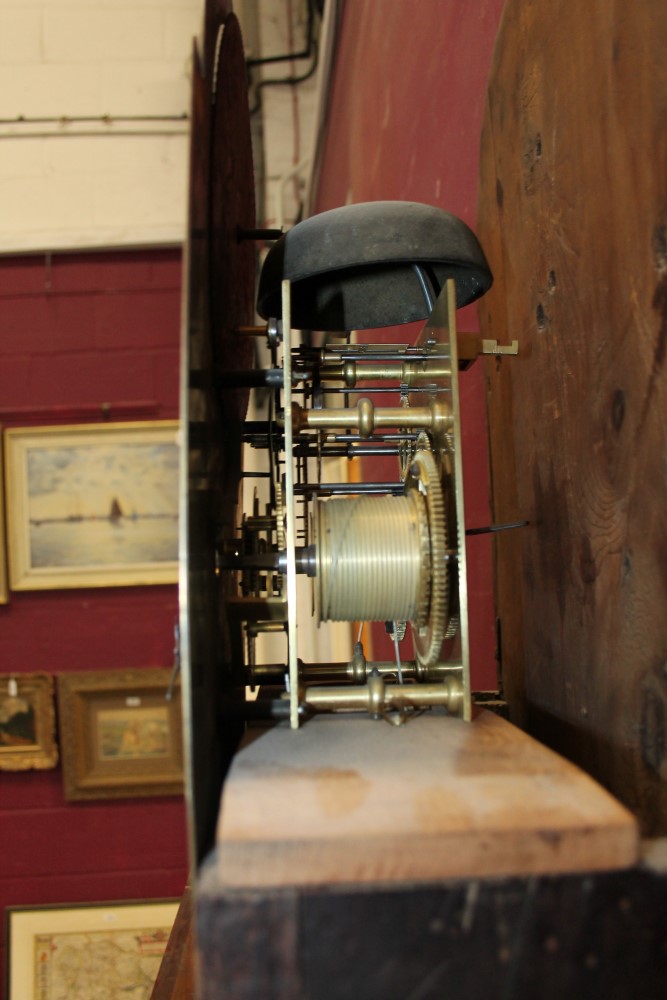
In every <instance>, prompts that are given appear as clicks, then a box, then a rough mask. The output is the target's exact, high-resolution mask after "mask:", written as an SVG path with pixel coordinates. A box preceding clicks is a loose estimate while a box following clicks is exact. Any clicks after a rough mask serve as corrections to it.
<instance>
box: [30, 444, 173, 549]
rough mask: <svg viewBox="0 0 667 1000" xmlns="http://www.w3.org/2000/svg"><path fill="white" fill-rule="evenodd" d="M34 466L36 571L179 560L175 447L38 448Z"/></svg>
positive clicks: (32, 512) (32, 510) (32, 545)
mask: <svg viewBox="0 0 667 1000" xmlns="http://www.w3.org/2000/svg"><path fill="white" fill-rule="evenodd" d="M27 465H28V468H27V473H28V504H29V507H28V517H29V522H30V563H31V565H32V566H33V567H35V568H39V567H42V566H105V565H117V564H118V563H137V562H171V561H173V560H175V559H177V558H178V448H177V447H176V445H175V444H125V445H115V446H102V445H82V446H79V447H74V448H53V449H51V448H48V449H47V448H31V449H30V450H29V451H28V453H27Z"/></svg>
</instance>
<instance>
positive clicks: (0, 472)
mask: <svg viewBox="0 0 667 1000" xmlns="http://www.w3.org/2000/svg"><path fill="white" fill-rule="evenodd" d="M4 479H5V477H4V462H3V448H2V428H1V427H0V604H8V603H9V576H8V573H7V535H6V531H5V482H4Z"/></svg>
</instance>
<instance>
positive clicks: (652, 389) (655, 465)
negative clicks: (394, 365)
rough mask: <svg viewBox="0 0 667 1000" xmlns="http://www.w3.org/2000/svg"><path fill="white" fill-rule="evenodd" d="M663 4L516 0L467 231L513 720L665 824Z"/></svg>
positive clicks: (653, 821)
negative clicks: (482, 257) (503, 351)
mask: <svg viewBox="0 0 667 1000" xmlns="http://www.w3.org/2000/svg"><path fill="white" fill-rule="evenodd" d="M666 47H667V6H666V5H665V4H664V2H662V0H644V2H643V3H641V4H636V5H632V7H628V6H624V5H621V4H610V3H607V2H603V0H591V2H590V3H586V4H581V3H577V2H576V0H565V2H563V3H559V4H550V3H548V2H547V0H532V2H530V3H526V2H525V0H509V2H508V3H507V5H506V8H505V13H504V17H503V21H502V24H501V28H500V32H499V36H498V40H497V45H496V52H495V56H494V61H493V65H492V70H491V74H490V80H489V88H488V97H487V109H486V115H485V121H484V128H483V135H482V146H481V150H482V152H481V168H480V202H479V226H478V231H479V235H480V239H481V241H482V244H483V246H484V247H485V250H486V253H487V256H488V258H489V262H490V264H491V268H492V270H493V272H494V274H495V279H496V281H495V286H494V288H493V290H492V291H491V292H490V293H489V295H488V296H486V298H485V299H484V300H483V301H482V303H481V308H480V319H481V325H482V331H483V334H484V336H486V337H496V338H498V339H499V340H501V341H504V340H507V339H509V338H512V337H517V338H519V341H520V354H519V358H518V359H510V360H502V361H500V360H496V359H492V360H489V362H488V363H487V372H486V374H487V390H488V401H489V424H490V436H491V454H492V479H493V504H494V519H495V520H496V521H503V520H506V519H507V520H511V519H513V518H515V517H525V518H528V519H529V520H530V527H529V528H527V529H526V530H525V531H524V532H522V533H521V534H519V533H515V536H514V537H512V538H508V537H505V538H499V539H498V540H497V548H496V554H497V564H496V565H497V599H498V611H499V618H500V620H501V626H502V659H503V676H504V683H505V692H506V695H507V697H508V700H509V702H510V708H511V717H512V718H514V719H515V720H517V721H519V722H522V723H525V724H527V726H528V727H529V729H530V731H531V732H533V733H534V734H535V735H537V736H538V737H539V738H540V739H542V740H544V741H546V742H548V743H549V744H550V745H551V746H553V747H554V748H556V749H558V750H560V751H561V752H564V753H565V754H567V755H568V756H570V757H571V758H572V759H573V760H575V761H577V762H578V763H579V764H581V765H582V766H583V767H585V768H586V769H587V770H588V771H590V773H592V774H593V775H594V776H595V777H597V778H598V779H599V780H600V781H602V782H603V783H604V784H605V785H606V786H607V787H608V788H610V789H611V790H612V791H613V792H614V793H615V794H616V795H618V796H619V797H620V798H621V799H622V800H623V801H624V802H625V803H626V804H627V805H629V806H630V807H631V808H632V809H633V810H634V811H635V812H636V813H637V815H638V816H639V817H640V819H641V821H642V824H643V828H644V830H645V831H646V832H648V833H657V832H661V831H662V832H664V831H665V829H667V782H666V781H665V778H667V739H666V733H667V616H666V615H665V596H666V592H667V471H666V465H665V461H666V456H667V429H666V422H665V414H666V412H667V372H666V369H665V358H666V356H667V127H666V126H667V115H666V108H667V61H666V60H665V58H664V53H665V51H666Z"/></svg>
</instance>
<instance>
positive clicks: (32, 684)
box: [0, 674, 58, 771]
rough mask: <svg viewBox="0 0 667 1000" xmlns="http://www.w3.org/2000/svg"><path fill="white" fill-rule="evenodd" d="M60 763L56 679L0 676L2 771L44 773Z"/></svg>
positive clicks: (41, 676)
mask: <svg viewBox="0 0 667 1000" xmlns="http://www.w3.org/2000/svg"><path fill="white" fill-rule="evenodd" d="M57 763H58V747H57V745H56V738H55V710H54V696H53V678H52V677H49V676H47V675H46V674H0V771H27V770H29V769H30V768H35V769H40V770H41V769H47V768H51V767H55V766H56V764H57Z"/></svg>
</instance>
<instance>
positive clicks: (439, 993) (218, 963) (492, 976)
mask: <svg viewBox="0 0 667 1000" xmlns="http://www.w3.org/2000/svg"><path fill="white" fill-rule="evenodd" d="M207 865H208V863H207V864H205V865H204V868H203V875H202V880H201V882H200V885H199V899H198V904H197V927H198V936H199V942H200V947H201V951H200V961H201V968H202V972H203V977H202V978H203V986H202V994H201V1000H217V998H218V997H220V996H224V997H225V998H226V1000H256V998H258V997H261V998H267V1000H269V998H270V1000H294V998H297V997H298V998H299V1000H351V998H354V1000H385V998H391V1000H393V998H406V1000H443V997H456V998H457V1000H480V998H482V997H484V998H488V1000H528V998H534V997H539V1000H563V998H564V997H568V998H571V1000H628V998H629V997H631V998H632V1000H664V997H665V985H666V983H667V949H666V948H665V927H666V926H667V893H666V892H665V889H666V888H667V879H666V877H665V875H664V874H662V875H659V874H656V873H652V872H648V871H643V870H641V869H639V868H633V869H631V870H630V871H623V872H606V873H602V874H597V875H596V874H591V873H588V874H585V875H559V876H555V877H546V876H545V877H535V876H531V877H529V878H523V879H487V880H478V879H472V880H470V881H467V882H461V881H452V882H446V883H443V884H440V885H437V886H406V887H402V888H392V887H381V888H378V887H375V888H374V889H373V891H369V890H368V888H367V887H363V886H361V887H358V888H349V889H328V890H325V891H318V890H313V889H301V890H298V891H296V890H293V889H279V890H271V891H266V892H242V891H237V890H231V891H225V890H223V889H222V888H221V887H220V886H216V884H215V874H216V872H215V870H214V869H211V870H209V868H208V867H207Z"/></svg>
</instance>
